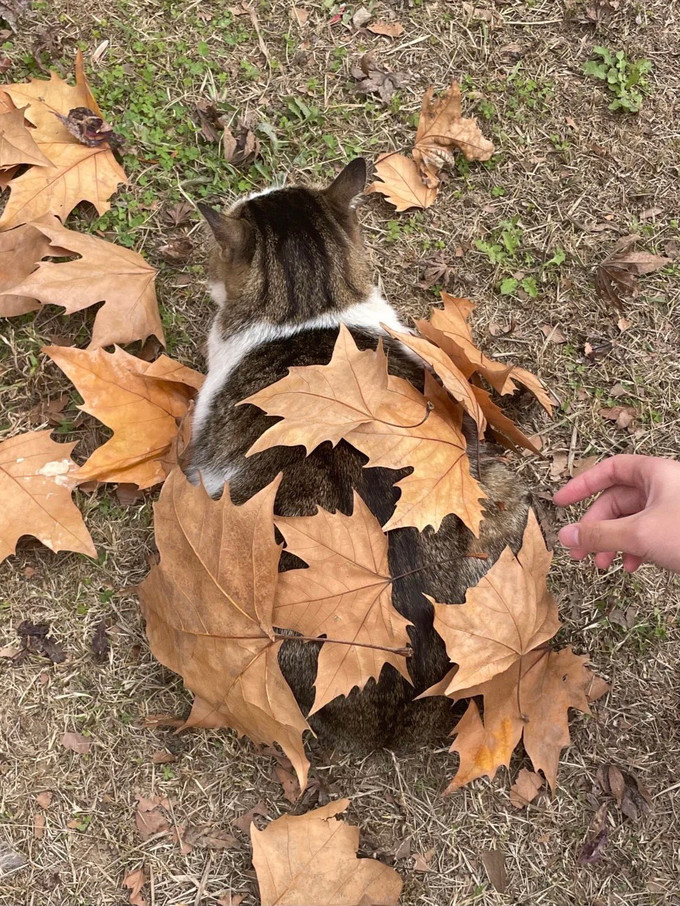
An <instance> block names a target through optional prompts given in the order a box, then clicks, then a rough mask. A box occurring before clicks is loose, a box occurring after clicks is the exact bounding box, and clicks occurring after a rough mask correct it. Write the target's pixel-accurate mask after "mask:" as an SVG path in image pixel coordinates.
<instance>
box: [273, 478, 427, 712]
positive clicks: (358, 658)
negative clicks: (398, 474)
mask: <svg viewBox="0 0 680 906" xmlns="http://www.w3.org/2000/svg"><path fill="white" fill-rule="evenodd" d="M275 521H276V526H277V528H279V529H280V531H281V533H282V535H283V537H284V539H285V541H286V550H288V551H290V552H291V553H293V554H295V555H296V556H298V557H300V559H302V560H304V561H305V562H306V563H307V564H308V566H309V568H308V569H291V570H288V571H287V572H284V573H282V574H281V577H280V579H279V586H278V589H277V593H276V605H275V608H274V617H273V622H274V624H275V625H276V626H285V627H286V629H294V630H296V631H297V632H299V633H301V634H302V635H303V636H307V637H312V638H315V637H317V636H320V635H326V636H328V637H329V639H333V642H338V643H345V644H334V643H331V642H329V641H326V642H324V644H323V646H322V648H321V651H320V653H319V664H318V669H317V676H316V681H315V687H316V697H315V699H314V704H313V705H312V708H311V711H310V712H309V713H310V714H314V713H315V712H316V711H318V710H319V709H320V708H323V706H324V705H326V704H328V702H329V701H331V700H332V699H334V698H336V697H337V696H338V695H348V694H349V693H350V691H351V690H352V689H353V688H354V687H355V686H358V687H359V688H360V689H363V687H364V686H365V685H366V682H367V681H368V680H369V679H370V678H371V677H373V678H374V679H376V680H377V679H378V677H379V675H380V672H381V670H382V668H383V667H384V666H385V664H391V665H392V666H393V667H394V668H395V669H396V670H398V671H399V673H401V675H402V676H403V677H404V678H405V679H406V680H408V681H409V682H410V676H409V673H408V670H407V669H406V661H405V658H404V654H403V649H404V648H405V646H406V645H408V643H409V636H408V633H407V631H406V627H407V626H408V625H409V624H408V621H407V620H405V619H404V618H403V617H402V616H401V615H400V614H399V613H398V612H397V611H396V610H395V608H394V607H393V606H392V580H391V578H390V570H389V564H388V562H387V537H386V536H385V535H384V534H383V531H382V529H381V528H380V523H379V522H378V520H377V519H376V518H375V516H373V514H372V513H371V511H370V510H369V509H368V507H367V506H366V504H365V503H364V502H363V500H362V499H361V497H359V495H358V494H357V493H356V492H355V494H354V508H353V512H352V515H351V516H345V515H344V514H343V513H340V512H338V513H328V512H326V510H323V509H319V510H318V512H317V513H316V515H314V516H300V517H288V518H277V519H276V520H275ZM364 646H365V647H364ZM373 646H375V647H373ZM390 649H392V650H390ZM394 649H402V653H396V652H395V650H394Z"/></svg>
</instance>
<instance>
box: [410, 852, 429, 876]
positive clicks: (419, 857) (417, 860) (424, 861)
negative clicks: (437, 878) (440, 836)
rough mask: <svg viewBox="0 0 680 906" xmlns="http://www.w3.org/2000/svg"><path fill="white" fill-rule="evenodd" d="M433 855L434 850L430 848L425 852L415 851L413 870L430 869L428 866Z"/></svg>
mask: <svg viewBox="0 0 680 906" xmlns="http://www.w3.org/2000/svg"><path fill="white" fill-rule="evenodd" d="M433 856H434V850H433V849H430V850H428V852H426V853H416V855H415V856H414V857H413V870H414V871H423V872H424V871H432V868H431V867H430V862H431V861H432V857H433Z"/></svg>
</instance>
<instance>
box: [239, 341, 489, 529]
mask: <svg viewBox="0 0 680 906" xmlns="http://www.w3.org/2000/svg"><path fill="white" fill-rule="evenodd" d="M427 388H430V389H427ZM435 388H436V385H435V382H434V381H433V380H427V384H426V396H427V397H428V398H429V401H430V404H431V405H433V406H434V409H433V410H432V411H430V410H429V409H428V399H427V398H426V397H424V396H423V395H422V394H421V393H419V392H418V391H417V390H416V389H415V388H414V387H413V386H412V385H411V384H410V383H409V382H408V381H405V380H403V379H401V378H397V377H393V376H391V375H390V376H388V375H387V362H386V359H385V355H384V352H383V350H382V348H380V347H379V348H378V349H377V350H376V351H373V350H364V351H360V350H359V349H358V348H357V346H356V344H355V343H354V340H353V339H352V337H351V334H350V333H349V331H348V330H347V329H346V328H345V327H341V328H340V332H339V334H338V340H337V342H336V345H335V349H334V351H333V357H332V358H331V361H330V363H329V364H328V365H311V366H306V367H295V368H291V369H290V370H289V374H288V375H287V377H285V378H283V379H282V380H280V381H277V382H276V383H275V384H272V385H271V386H269V387H266V388H265V389H264V390H262V391H260V392H259V393H256V394H254V395H253V396H251V397H249V398H248V399H247V400H244V401H243V402H248V403H251V404H254V405H257V406H259V407H260V408H262V409H264V411H265V412H267V413H268V414H269V415H279V416H282V417H283V420H282V421H280V422H278V423H277V424H275V425H274V426H272V427H271V428H269V429H268V430H267V431H265V432H264V434H263V435H262V436H261V437H260V438H259V440H258V441H256V443H255V444H254V445H253V446H252V447H251V448H250V450H249V451H248V455H249V456H250V455H251V454H253V453H255V452H259V451H261V450H265V449H268V448H269V447H272V446H275V445H277V444H283V445H287V446H295V445H298V444H302V445H303V446H304V447H305V448H306V449H307V451H308V452H311V450H313V449H315V447H316V446H318V445H319V444H320V443H323V441H325V440H330V441H331V443H334V444H335V443H337V442H338V440H339V439H340V438H341V437H344V438H345V440H347V442H348V443H350V444H352V446H354V447H356V448H357V449H358V450H360V451H361V452H362V453H365V454H366V456H368V457H369V462H368V463H367V465H369V466H371V467H373V466H382V467H384V468H392V469H398V468H403V467H404V466H407V465H408V466H412V467H413V470H414V471H413V473H412V474H411V475H408V476H407V477H406V478H403V479H401V480H400V481H399V482H398V484H397V487H399V488H400V490H401V496H400V497H399V500H398V502H397V506H396V509H395V512H394V514H393V516H392V518H391V519H390V520H389V521H388V522H387V523H386V524H385V526H383V528H384V530H385V531H389V530H391V529H393V528H400V527H402V526H406V525H415V526H416V527H418V528H421V529H423V528H425V527H426V526H427V525H433V526H434V527H435V529H438V528H439V525H440V524H441V521H442V519H443V518H444V516H446V515H447V514H448V513H451V512H454V513H456V514H457V515H458V516H459V517H460V518H461V519H462V520H463V522H464V523H465V524H466V525H467V526H468V527H469V528H470V529H471V531H472V532H474V533H475V534H478V532H479V524H480V522H481V518H482V510H481V505H480V502H479V501H480V500H483V499H484V497H485V494H484V492H483V491H482V489H481V487H480V486H479V485H478V484H477V482H476V481H475V480H474V478H473V477H472V476H471V474H470V466H469V461H468V459H467V456H466V455H465V440H464V438H463V435H462V432H461V429H460V417H459V414H458V413H457V412H456V411H452V407H453V403H452V402H451V401H450V400H449V399H448V398H447V397H446V398H444V399H442V397H441V396H439V397H437V399H436V400H435V398H434V396H433V394H434V393H435V392H436V389H435Z"/></svg>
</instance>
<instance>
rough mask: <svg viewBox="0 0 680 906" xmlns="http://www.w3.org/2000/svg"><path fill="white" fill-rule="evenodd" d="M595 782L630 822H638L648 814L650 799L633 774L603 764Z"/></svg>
mask: <svg viewBox="0 0 680 906" xmlns="http://www.w3.org/2000/svg"><path fill="white" fill-rule="evenodd" d="M597 782H598V784H599V786H600V789H602V790H603V791H604V792H605V793H608V794H610V795H611V796H613V797H614V799H615V800H616V804H617V805H618V807H619V808H620V809H621V811H622V812H623V814H624V815H626V817H627V818H630V819H631V821H640V820H641V819H642V818H645V817H646V816H647V815H648V814H649V811H650V809H651V807H652V797H651V796H650V794H649V791H648V790H647V788H646V787H645V786H644V785H643V784H642V783H641V782H640V781H639V780H638V779H637V777H635V775H634V774H631V773H630V772H629V771H625V770H623V769H622V768H619V767H617V766H616V765H614V764H604V765H601V766H600V767H599V768H598V771H597Z"/></svg>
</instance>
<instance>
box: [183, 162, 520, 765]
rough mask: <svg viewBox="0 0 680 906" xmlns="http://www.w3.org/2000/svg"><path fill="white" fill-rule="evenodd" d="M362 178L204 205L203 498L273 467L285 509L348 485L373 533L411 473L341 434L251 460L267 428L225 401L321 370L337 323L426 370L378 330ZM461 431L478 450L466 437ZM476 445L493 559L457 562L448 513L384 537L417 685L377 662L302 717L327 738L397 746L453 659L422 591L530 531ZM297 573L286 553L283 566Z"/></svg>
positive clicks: (505, 479)
mask: <svg viewBox="0 0 680 906" xmlns="http://www.w3.org/2000/svg"><path fill="white" fill-rule="evenodd" d="M365 179H366V164H365V162H364V161H363V160H362V159H357V160H354V161H352V162H351V163H350V164H349V165H348V166H347V167H346V168H345V169H344V170H343V171H342V172H341V173H340V175H339V176H338V177H337V178H336V179H335V181H334V182H333V183H332V184H331V185H330V186H328V187H327V188H324V189H318V188H309V187H302V186H295V187H289V188H283V189H277V190H270V191H268V192H264V193H260V194H255V195H251V196H249V197H247V198H245V199H242V200H239V201H237V202H236V203H235V204H234V205H233V206H232V207H231V208H230V209H229V211H228V212H227V214H225V215H222V214H220V213H218V212H217V211H215V210H213V209H211V208H209V207H207V206H205V205H200V208H201V211H202V213H203V215H204V217H205V218H206V220H207V222H208V224H209V226H210V228H211V231H212V234H213V236H214V247H213V249H212V253H211V257H210V262H209V279H210V290H211V293H212V296H213V299H214V301H215V302H216V304H217V306H218V311H217V314H216V317H215V320H214V323H213V326H212V330H211V332H210V336H209V340H208V364H209V369H208V375H207V378H206V381H205V384H204V385H203V388H202V390H201V391H200V394H199V396H198V401H197V405H196V410H195V416H194V439H193V442H192V447H191V449H190V453H189V466H188V467H187V472H188V474H189V477H190V479H191V480H192V481H198V475H199V473H200V475H201V476H202V479H203V482H204V484H205V486H206V488H207V490H208V492H209V493H210V494H211V495H213V496H218V495H219V494H220V493H221V492H222V488H223V486H224V483H225V482H228V483H229V489H230V494H231V497H232V499H233V501H234V502H235V503H242V502H243V501H245V500H247V499H248V498H250V497H251V496H252V495H253V494H255V493H256V492H257V491H259V490H260V489H261V488H263V487H264V486H265V485H267V484H269V482H271V481H272V480H273V479H274V478H275V476H276V475H277V474H278V473H279V472H282V473H283V479H282V482H281V485H280V487H279V490H278V494H277V497H276V505H275V510H276V512H277V514H279V515H281V516H301V515H312V514H313V513H314V512H316V509H317V507H319V506H321V507H323V508H324V509H326V510H331V511H334V510H340V511H341V512H343V513H347V514H349V513H351V511H352V495H353V489H356V490H357V491H358V493H359V494H360V495H361V497H362V498H363V500H364V501H365V502H366V504H367V505H368V507H369V508H370V510H371V511H372V512H373V514H374V515H375V516H376V517H377V519H378V520H379V521H380V523H381V524H384V523H385V522H386V521H387V520H388V519H389V518H390V516H391V514H392V512H393V510H394V506H395V503H396V500H397V498H398V495H399V491H398V490H395V487H394V485H395V482H397V481H399V480H400V479H401V478H403V477H404V476H405V475H407V474H408V472H409V470H408V469H402V470H400V471H396V470H390V469H384V468H364V463H365V462H366V457H365V456H363V455H362V454H361V453H359V452H358V451H356V450H355V449H354V448H352V447H351V446H349V445H348V444H347V443H345V442H344V441H341V442H340V443H339V444H338V445H337V446H336V447H334V448H333V447H331V445H330V443H324V444H322V445H321V446H320V447H318V448H317V449H316V450H314V451H313V452H312V453H311V454H310V455H309V456H306V455H305V450H304V448H303V447H275V448H273V449H270V450H266V451H265V452H262V453H258V454H256V455H254V456H252V457H249V458H247V459H246V457H245V453H246V451H247V450H248V449H249V447H251V446H252V444H253V443H254V442H255V440H257V438H258V437H259V436H260V435H261V434H262V433H263V432H264V431H265V430H266V429H267V428H268V427H270V426H271V425H272V424H273V423H274V422H275V421H276V419H274V418H272V417H270V416H267V415H265V414H264V413H263V412H262V411H261V410H260V409H258V408H257V407H255V406H252V405H245V406H236V405H235V404H236V403H238V402H239V401H240V400H243V399H245V398H246V397H248V396H251V395H252V394H254V393H256V392H257V391H258V390H260V389H262V388H263V387H265V386H267V385H268V384H272V383H274V382H275V381H278V380H279V379H280V378H282V377H284V376H285V375H286V374H287V373H288V369H289V368H290V367H291V366H294V365H312V364H326V363H327V362H329V361H330V358H331V354H332V352H333V347H334V344H335V341H336V338H337V335H338V329H339V325H340V324H344V325H346V326H347V327H348V328H349V330H350V332H351V334H352V336H353V337H354V340H355V342H356V344H357V346H358V347H359V348H361V349H367V348H370V349H375V347H376V345H377V343H378V340H379V338H382V340H383V343H384V345H385V348H386V350H387V352H388V361H389V369H390V372H391V373H392V374H395V375H399V376H400V377H403V378H406V379H408V380H409V381H411V382H412V383H413V384H414V385H415V386H416V387H418V388H419V389H422V386H423V377H424V376H423V369H422V366H421V365H420V364H418V363H417V362H416V361H415V359H414V357H413V355H412V354H411V353H410V352H409V351H408V350H407V349H405V348H404V347H403V346H402V345H401V344H400V343H399V342H397V341H394V340H392V339H391V338H390V337H389V336H387V335H386V334H385V332H384V331H383V330H382V329H381V327H380V324H381V323H384V324H387V325H388V326H390V327H392V328H394V329H396V330H400V331H405V330H407V329H408V328H406V327H405V326H404V325H403V324H402V323H401V321H400V320H399V318H398V316H397V314H396V312H395V311H394V309H393V308H392V307H391V305H390V304H389V303H388V302H387V301H386V300H385V299H384V298H383V297H382V295H381V294H380V292H379V291H378V289H377V288H376V286H375V285H374V284H373V281H372V279H371V270H370V266H369V263H368V261H367V258H366V255H365V252H364V248H363V243H362V238H361V232H360V228H359V222H358V218H357V215H356V211H355V202H356V200H357V198H358V196H359V195H360V194H361V192H362V191H363V189H364V185H365ZM467 433H468V435H469V442H470V443H475V441H474V436H475V432H474V431H470V430H468V432H467ZM485 450H486V447H485V445H484V444H481V445H480V448H479V452H480V455H479V456H477V455H474V456H471V457H470V459H471V468H472V469H473V471H474V469H475V468H476V466H477V464H478V463H480V464H481V465H480V469H481V475H479V476H476V477H478V478H479V480H480V483H481V485H482V487H483V488H484V490H485V491H486V493H487V494H488V496H489V500H488V501H486V511H485V517H486V518H485V521H484V522H483V524H482V533H481V543H482V544H483V546H484V547H483V549H484V550H485V551H488V552H489V555H490V556H489V558H488V559H487V560H479V559H471V558H467V559H466V558H464V557H463V556H462V554H464V553H465V552H466V550H468V548H469V545H470V544H471V542H472V540H473V537H472V535H471V533H470V532H469V531H468V530H467V529H466V528H465V526H464V525H463V524H462V523H461V521H460V520H459V519H458V518H457V517H456V516H455V515H450V516H447V517H446V518H445V519H444V521H443V523H442V525H441V527H440V529H439V531H438V532H434V531H433V530H432V529H431V528H430V529H426V530H425V531H423V532H419V531H418V530H417V529H415V528H400V529H397V530H395V531H390V532H389V533H388V541H389V564H390V571H391V575H393V576H402V575H403V574H405V573H410V575H407V576H405V577H404V578H400V579H398V580H397V581H396V582H395V583H394V585H393V603H394V606H395V607H396V608H397V610H398V611H399V613H401V614H402V615H403V616H404V617H405V618H406V619H408V620H410V621H411V623H412V624H413V626H412V627H411V628H410V629H409V633H410V636H411V644H412V649H413V653H412V657H411V658H410V659H409V662H408V663H409V671H410V674H411V678H412V683H413V685H412V686H410V685H409V684H408V683H407V682H406V681H405V680H404V679H403V677H401V676H400V675H399V674H398V673H397V671H396V670H395V669H394V668H393V667H391V666H390V665H386V666H385V667H384V668H383V670H382V673H381V675H380V677H379V680H378V681H377V682H375V681H374V680H369V681H368V683H367V685H366V686H365V688H364V689H363V690H361V691H360V690H359V689H358V688H355V689H354V690H353V691H352V692H351V693H350V694H349V695H348V696H347V697H339V698H336V699H335V700H334V701H332V702H331V703H330V704H328V705H327V706H326V707H324V708H323V709H321V710H320V711H319V712H318V713H317V714H316V715H314V716H313V717H312V719H311V724H312V727H313V728H314V730H315V731H316V732H317V734H318V735H320V736H321V737H322V739H324V740H326V741H328V742H332V743H333V744H336V745H340V746H342V747H348V746H351V747H353V748H354V749H355V750H356V749H362V750H369V749H372V748H375V747H379V746H382V745H388V744H392V743H393V742H394V741H395V738H398V737H399V736H400V735H401V734H402V733H404V732H405V730H406V729H407V728H408V727H410V728H411V729H412V728H413V727H414V726H416V727H417V726H418V714H419V712H423V713H424V712H426V711H427V710H428V705H426V703H425V702H423V703H413V704H410V703H411V702H412V699H413V698H414V696H415V695H417V694H419V693H420V692H422V691H423V690H424V689H426V688H427V687H428V686H430V685H432V684H433V683H435V682H438V681H439V680H440V679H441V678H442V677H443V676H444V674H445V672H446V671H447V669H448V668H449V667H450V664H449V661H448V658H447V655H446V651H445V649H444V645H443V643H442V641H441V639H440V638H439V636H438V635H437V634H436V633H435V632H434V629H433V611H432V607H431V606H430V604H429V603H428V602H427V600H426V599H425V598H424V597H423V594H422V593H423V592H424V591H425V592H427V593H428V594H430V595H432V596H433V597H434V598H436V599H437V600H438V601H445V602H449V603H451V604H456V603H461V602H462V601H463V600H464V597H465V593H466V590H467V589H468V588H469V587H470V586H471V585H474V584H476V583H477V581H478V580H479V579H480V577H481V576H482V575H483V574H484V572H486V570H487V569H488V568H489V566H490V565H491V564H492V563H493V562H494V561H495V559H496V558H497V557H498V556H499V554H500V552H501V551H502V549H503V547H504V546H505V545H507V544H510V545H511V546H512V547H513V549H515V550H517V548H518V547H519V545H520V543H521V536H522V532H523V529H524V526H525V523H526V517H527V501H526V494H525V492H524V491H523V490H522V488H520V487H519V485H518V482H517V479H516V477H515V476H514V475H512V474H511V473H510V472H509V471H508V470H507V469H506V468H505V467H504V466H503V465H502V464H501V463H500V462H498V461H497V460H495V459H493V458H492V457H491V456H489V455H485ZM301 565H302V563H301V561H299V560H296V558H294V557H292V556H291V555H289V554H286V553H285V552H284V554H283V555H282V558H281V567H280V568H281V569H282V570H285V569H289V568H291V566H301ZM318 650H319V646H318V645H317V644H315V643H308V644H306V643H303V642H299V641H295V640H291V641H290V642H285V643H284V644H283V645H282V647H281V649H280V657H279V662H280V666H281V670H282V672H283V674H284V676H285V678H286V680H287V681H288V683H289V684H290V686H291V688H292V690H293V693H294V695H295V697H296V699H297V701H298V703H299V704H300V707H301V708H302V710H303V711H304V712H305V713H306V712H307V711H308V710H309V708H310V707H311V704H312V701H313V698H314V689H313V685H314V679H315V675H316V661H317V657H318ZM431 723H432V720H431V717H429V718H428V726H429V725H431ZM407 725H408V727H407ZM449 729H450V723H449ZM417 732H418V733H419V735H420V730H417Z"/></svg>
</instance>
